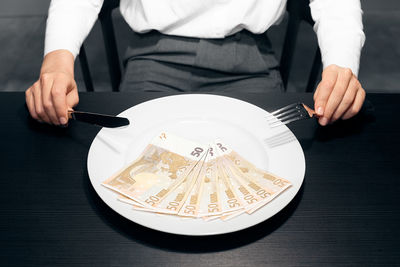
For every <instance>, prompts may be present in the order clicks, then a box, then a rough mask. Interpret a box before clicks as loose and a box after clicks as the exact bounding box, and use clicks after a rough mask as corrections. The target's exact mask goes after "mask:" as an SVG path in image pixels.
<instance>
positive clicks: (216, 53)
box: [120, 31, 283, 92]
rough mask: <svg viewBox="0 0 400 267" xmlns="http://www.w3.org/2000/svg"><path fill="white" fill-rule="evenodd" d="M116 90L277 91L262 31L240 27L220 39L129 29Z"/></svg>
mask: <svg viewBox="0 0 400 267" xmlns="http://www.w3.org/2000/svg"><path fill="white" fill-rule="evenodd" d="M131 38H132V39H131V40H130V46H129V47H128V49H127V51H126V54H125V59H124V65H125V73H124V75H123V79H122V82H121V86H120V90H121V91H147V92H271V91H275V92H276V91H282V90H283V84H282V79H281V77H280V73H279V65H278V62H277V60H276V59H275V56H274V53H273V51H272V49H271V43H270V41H269V39H268V37H267V35H266V34H260V35H255V34H252V33H250V32H248V31H241V32H239V33H237V34H235V35H233V36H229V37H226V38H224V39H198V38H188V37H177V36H169V35H164V34H161V33H159V32H157V31H151V32H149V33H145V34H137V33H132V36H131Z"/></svg>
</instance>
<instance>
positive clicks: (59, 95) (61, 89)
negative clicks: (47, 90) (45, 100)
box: [51, 79, 68, 125]
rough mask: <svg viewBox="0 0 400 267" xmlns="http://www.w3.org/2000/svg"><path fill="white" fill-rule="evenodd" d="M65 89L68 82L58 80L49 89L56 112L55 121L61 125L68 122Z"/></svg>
mask: <svg viewBox="0 0 400 267" xmlns="http://www.w3.org/2000/svg"><path fill="white" fill-rule="evenodd" d="M67 88H68V81H66V80H64V79H60V80H56V81H55V82H54V83H53V87H52V89H51V97H52V101H53V104H54V110H55V112H56V117H57V120H58V122H59V123H60V124H61V125H65V124H67V122H68V116H67V110H68V106H67Z"/></svg>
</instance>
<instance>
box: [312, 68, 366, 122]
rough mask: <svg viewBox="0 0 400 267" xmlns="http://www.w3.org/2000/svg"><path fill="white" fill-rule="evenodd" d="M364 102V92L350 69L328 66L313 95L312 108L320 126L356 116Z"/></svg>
mask: <svg viewBox="0 0 400 267" xmlns="http://www.w3.org/2000/svg"><path fill="white" fill-rule="evenodd" d="M364 100H365V91H364V89H363V88H362V86H361V84H360V82H359V81H358V79H357V77H356V76H355V75H354V74H353V72H352V71H351V69H349V68H342V67H339V66H337V65H329V66H328V67H326V68H325V69H324V71H323V72H322V80H321V82H320V83H319V84H318V87H317V90H316V91H315V93H314V103H315V104H314V108H315V111H316V112H317V115H318V116H319V117H320V118H319V120H318V122H319V124H321V125H322V126H325V125H327V124H329V123H332V122H334V121H336V120H338V119H343V120H346V119H349V118H351V117H353V116H354V115H356V114H357V113H358V112H359V111H360V109H361V107H362V105H363V103H364Z"/></svg>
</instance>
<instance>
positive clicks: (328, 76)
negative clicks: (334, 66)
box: [314, 70, 338, 116]
mask: <svg viewBox="0 0 400 267" xmlns="http://www.w3.org/2000/svg"><path fill="white" fill-rule="evenodd" d="M337 77H338V74H337V72H336V71H332V70H326V71H325V72H324V74H323V77H322V81H321V82H320V83H319V85H318V87H317V90H316V94H315V95H314V102H315V104H314V108H315V111H316V112H317V115H319V116H322V115H324V112H325V106H326V103H327V102H328V98H329V96H330V94H331V92H332V90H333V88H334V86H335V84H336V80H337Z"/></svg>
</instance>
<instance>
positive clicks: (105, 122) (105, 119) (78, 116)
mask: <svg viewBox="0 0 400 267" xmlns="http://www.w3.org/2000/svg"><path fill="white" fill-rule="evenodd" d="M68 118H70V119H73V120H76V121H82V122H86V123H90V124H95V125H98V126H102V127H108V128H116V127H121V126H125V125H129V120H128V119H127V118H123V117H117V116H111V115H105V114H99V113H91V112H83V111H72V110H71V111H68Z"/></svg>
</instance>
